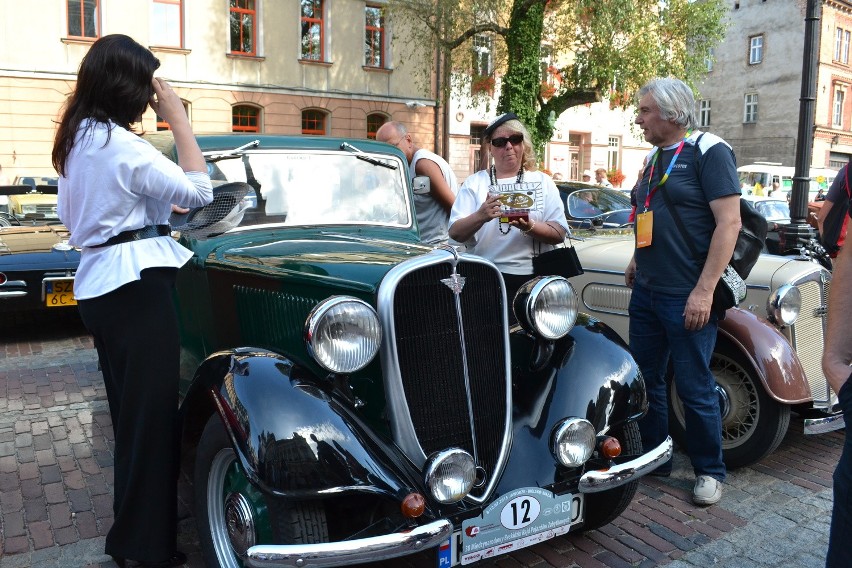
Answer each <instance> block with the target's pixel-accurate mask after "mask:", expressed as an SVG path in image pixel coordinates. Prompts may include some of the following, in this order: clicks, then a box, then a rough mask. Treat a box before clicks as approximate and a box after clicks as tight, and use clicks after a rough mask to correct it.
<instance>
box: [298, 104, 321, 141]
mask: <svg viewBox="0 0 852 568" xmlns="http://www.w3.org/2000/svg"><path fill="white" fill-rule="evenodd" d="M302 134H310V135H312V136H325V113H324V112H322V111H321V110H303V111H302Z"/></svg>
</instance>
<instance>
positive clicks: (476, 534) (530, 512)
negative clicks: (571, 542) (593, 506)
mask: <svg viewBox="0 0 852 568" xmlns="http://www.w3.org/2000/svg"><path fill="white" fill-rule="evenodd" d="M583 513H584V510H583V495H582V494H577V495H572V494H567V495H559V496H554V495H553V493H551V492H550V491H547V490H546V489H541V488H539V487H526V488H522V489H516V490H514V491H511V492H509V493H507V494H506V495H503V496H501V497H500V498H499V499H497V500H496V501H494V502H493V503H491V504H490V505H489V506H488V507H486V509H485V510H484V511H483V512H482V515H480V516H479V517H474V518H472V519H468V520H466V521H464V522H462V530H461V531H458V532H456V533H455V534H453V535H452V536H451V537H450V539H449V540H448V541H447V542H445V543H444V544H443V545H441V547H440V548H439V549H438V568H449V567H450V566H457V565H459V564H461V565H465V564H471V563H473V562H476V561H478V560H482V559H484V558H491V557H494V556H499V555H501V554H506V553H507V552H511V551H513V550H519V549H521V548H524V547H527V546H530V545H533V544H536V543H538V542H544V541H545V540H550V539H551V538H553V537H555V536H557V535H560V534H565V533H567V532H568V531H569V530H570V529H571V527H572V526H573V525H575V524H577V523H579V522H580V521H582V520H583Z"/></svg>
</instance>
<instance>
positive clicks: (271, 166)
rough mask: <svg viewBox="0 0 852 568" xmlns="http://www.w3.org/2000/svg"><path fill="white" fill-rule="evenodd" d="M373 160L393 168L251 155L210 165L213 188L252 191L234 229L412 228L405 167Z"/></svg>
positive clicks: (342, 159) (327, 155)
mask: <svg viewBox="0 0 852 568" xmlns="http://www.w3.org/2000/svg"><path fill="white" fill-rule="evenodd" d="M370 157H372V158H376V159H380V160H382V161H383V162H387V163H390V164H393V165H394V166H395V167H394V168H388V167H383V166H382V165H376V164H374V163H370V162H367V161H364V160H362V159H358V158H357V157H356V155H353V154H351V153H340V152H317V151H312V152H310V153H307V152H304V151H292V152H287V151H262V150H261V151H253V152H249V153H246V154H245V155H242V156H235V157H233V158H228V159H222V160H219V161H215V162H210V163H209V164H208V170H209V172H210V177H211V180H213V186H214V189H215V188H216V187H217V186H220V185H222V184H224V183H227V182H245V183H247V184H248V185H249V186H251V187H252V188H253V190H254V191H249V193H248V194H247V195H246V196H245V197H244V198H242V202H241V208H242V209H243V211H242V212H241V216H235V217H236V218H232V221H233V226H238V227H247V226H255V225H268V224H279V225H340V224H370V225H388V226H397V227H409V226H411V224H412V220H411V213H410V211H411V207H410V204H409V198H408V190H407V186H406V184H405V179H404V172H405V170H404V168H403V164H402V162H401V161H400V160H399V159H398V158H396V157H394V156H389V155H383V154H382V155H376V154H371V155H370Z"/></svg>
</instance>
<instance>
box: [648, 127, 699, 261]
mask: <svg viewBox="0 0 852 568" xmlns="http://www.w3.org/2000/svg"><path fill="white" fill-rule="evenodd" d="M687 136H689V133H688V132H687ZM685 142H686V138H684V139H683V140H681V141H680V144H678V146H677V150H675V153H674V156H672V161H671V162H669V167H667V168H666V171H665V173H664V174H663V177H662V178H660V181H659V182H657V185H655V186H654V187H653V188H651V189H650V190H649V191H648V195H646V196H645V209H644V211H642V212H641V213H638V214H637V215H636V248H643V247H648V246H651V239H652V237H653V233H654V212H653V211H649V210H648V209H649V207H650V206H651V197H653V196H654V193H656V191H657V189H659V187H660V186H661V185H663V184H664V183H666V181H668V179H669V174H670V173H671V171H672V168H673V167H674V165H675V162H677V158H678V156H680V152H681V150H683V146H684V143H685ZM660 152H661V151H660V149H659V148H657V151H656V152H655V153H654V160H653V161H652V162H651V169H650V171H649V172H648V187H649V188H650V187H651V180H652V179H653V178H654V166H656V165H657V158H658V157H659V155H660Z"/></svg>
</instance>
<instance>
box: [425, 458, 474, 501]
mask: <svg viewBox="0 0 852 568" xmlns="http://www.w3.org/2000/svg"><path fill="white" fill-rule="evenodd" d="M475 481H476V465H475V464H474V462H473V456H471V455H470V454H469V453H467V452H466V451H464V450H460V449H458V448H452V449H450V450H444V451H442V452H438V453H436V454H433V455H432V457H430V458H429V459H428V460H427V462H426V487H428V488H429V491H430V492H431V493H432V497H433V498H434V499H435V500H436V501H438V502H439V503H455V502H456V501H461V500H462V499H464V497H465V496H466V495H467V494H468V493H470V490H471V489H473V484H474V482H475Z"/></svg>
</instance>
